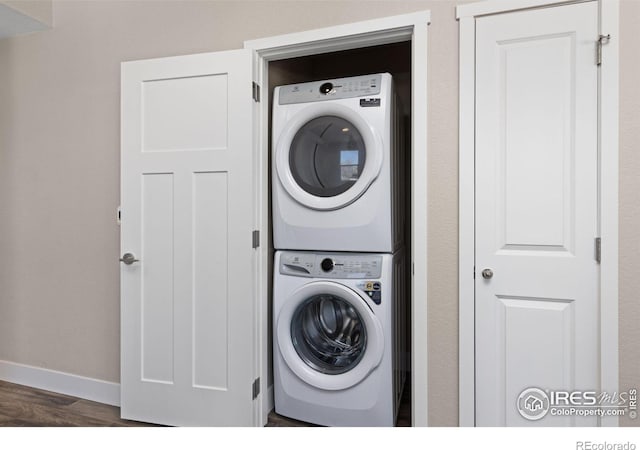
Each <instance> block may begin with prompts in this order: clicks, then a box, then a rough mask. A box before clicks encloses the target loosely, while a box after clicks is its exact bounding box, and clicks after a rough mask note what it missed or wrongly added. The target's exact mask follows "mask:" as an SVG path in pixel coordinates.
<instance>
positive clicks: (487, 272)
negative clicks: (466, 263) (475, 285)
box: [482, 269, 493, 280]
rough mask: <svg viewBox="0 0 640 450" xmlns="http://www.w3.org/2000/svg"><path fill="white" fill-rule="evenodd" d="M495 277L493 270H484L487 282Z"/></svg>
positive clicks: (483, 273)
mask: <svg viewBox="0 0 640 450" xmlns="http://www.w3.org/2000/svg"><path fill="white" fill-rule="evenodd" d="M492 277H493V270H491V269H484V270H483V271H482V278H484V279H485V280H488V279H489V278H492Z"/></svg>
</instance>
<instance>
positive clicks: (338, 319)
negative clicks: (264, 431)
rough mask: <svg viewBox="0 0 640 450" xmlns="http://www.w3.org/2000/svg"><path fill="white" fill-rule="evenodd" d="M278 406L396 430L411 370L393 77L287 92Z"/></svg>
mask: <svg viewBox="0 0 640 450" xmlns="http://www.w3.org/2000/svg"><path fill="white" fill-rule="evenodd" d="M273 102H274V106H273V146H272V149H273V155H272V159H273V174H272V182H273V191H272V199H273V238H274V247H275V249H276V254H275V262H274V285H273V289H274V291H273V312H274V316H273V317H274V321H273V331H274V337H273V347H274V348H273V361H274V362H273V367H274V395H275V410H276V412H277V413H278V414H280V415H283V416H286V417H290V418H293V419H297V420H302V421H306V422H311V423H315V424H319V425H328V426H393V425H394V424H395V421H396V417H397V412H398V406H399V403H400V397H401V395H402V388H403V385H404V381H405V375H406V371H405V368H404V363H403V358H404V355H405V351H406V339H405V338H404V336H405V326H406V324H405V314H406V289H405V255H404V249H403V244H404V239H403V236H404V217H405V214H404V211H403V204H404V196H403V186H404V180H403V176H402V175H403V153H404V152H403V148H402V145H401V143H402V135H401V131H400V130H401V126H400V123H401V114H400V113H399V111H398V102H397V100H396V95H395V92H394V89H393V80H392V77H391V75H390V74H388V73H382V74H374V75H365V76H358V77H350V78H341V79H333V80H325V81H318V82H310V83H301V84H293V85H287V86H279V87H276V88H275V91H274V99H273Z"/></svg>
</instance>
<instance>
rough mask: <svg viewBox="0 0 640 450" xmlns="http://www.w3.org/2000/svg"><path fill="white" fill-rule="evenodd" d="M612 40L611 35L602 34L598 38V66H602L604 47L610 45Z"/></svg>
mask: <svg viewBox="0 0 640 450" xmlns="http://www.w3.org/2000/svg"><path fill="white" fill-rule="evenodd" d="M610 40H611V35H610V34H601V35H600V36H599V37H598V42H597V43H596V64H597V65H601V64H602V45H603V44H608V43H609V41H610Z"/></svg>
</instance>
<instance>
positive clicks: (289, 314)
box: [273, 250, 406, 426]
mask: <svg viewBox="0 0 640 450" xmlns="http://www.w3.org/2000/svg"><path fill="white" fill-rule="evenodd" d="M274 268H275V274H274V304H273V305H274V325H273V331H274V337H273V344H274V345H273V346H274V349H273V367H274V394H275V410H276V412H277V413H278V414H280V415H283V416H286V417H290V418H293V419H297V420H302V421H305V422H311V423H315V424H319V425H327V426H393V425H394V424H395V420H396V417H397V411H398V406H399V401H400V396H401V394H402V387H403V385H404V381H405V374H406V372H405V370H404V364H403V356H404V351H405V348H406V346H405V343H406V339H405V338H404V336H405V333H404V330H405V329H406V328H405V325H406V324H404V317H405V312H404V311H405V309H404V308H405V304H406V303H405V299H404V297H405V283H404V276H405V273H404V256H403V251H402V250H399V251H397V252H396V253H395V254H353V253H351V254H349V253H322V252H290V251H284V252H276V256H275V265H274Z"/></svg>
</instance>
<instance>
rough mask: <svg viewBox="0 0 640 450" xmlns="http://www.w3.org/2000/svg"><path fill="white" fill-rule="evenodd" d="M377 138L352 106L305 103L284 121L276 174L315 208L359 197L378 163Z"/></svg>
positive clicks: (379, 144)
mask: <svg viewBox="0 0 640 450" xmlns="http://www.w3.org/2000/svg"><path fill="white" fill-rule="evenodd" d="M382 160H383V152H382V141H381V140H380V138H379V136H378V135H377V134H376V133H375V130H373V129H372V128H371V127H370V126H369V124H368V123H367V122H366V121H365V120H364V119H363V118H362V117H361V116H360V115H358V114H357V113H356V112H354V111H353V110H351V109H349V108H347V107H345V106H342V105H336V104H321V105H313V106H310V107H308V108H306V109H304V110H303V111H301V112H300V113H299V114H296V116H295V117H294V118H293V119H292V120H291V121H290V122H289V123H288V125H287V127H286V128H285V129H284V131H283V132H282V134H281V136H280V138H279V140H278V143H277V145H276V155H275V164H276V170H277V172H278V178H279V179H280V182H281V183H282V185H283V186H284V188H285V189H286V191H287V192H288V193H289V195H291V196H292V197H293V198H294V199H295V200H296V201H298V202H299V203H301V204H302V205H304V206H306V207H309V208H313V209H319V210H332V209H338V208H342V207H344V206H346V205H348V204H350V203H352V202H354V201H355V200H357V199H358V197H360V196H361V195H362V194H363V193H364V192H365V191H366V190H367V188H368V187H369V186H370V185H371V183H372V182H373V181H374V180H375V179H376V177H377V176H378V174H379V172H380V168H381V166H382Z"/></svg>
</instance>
